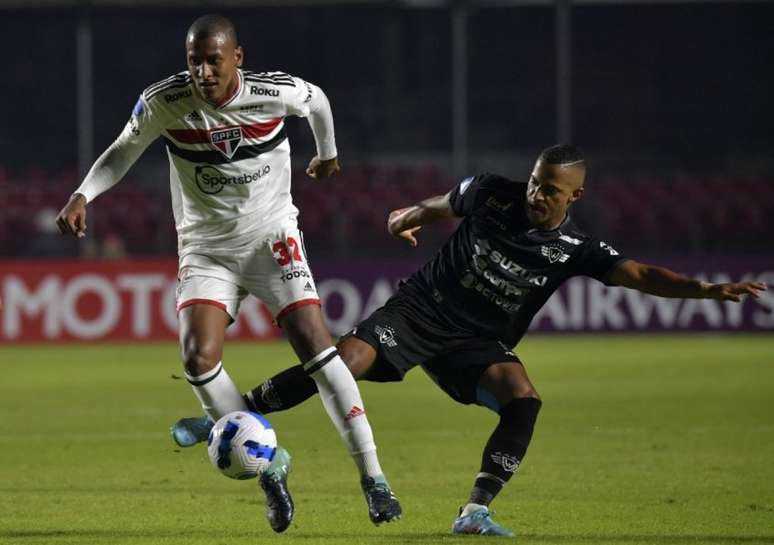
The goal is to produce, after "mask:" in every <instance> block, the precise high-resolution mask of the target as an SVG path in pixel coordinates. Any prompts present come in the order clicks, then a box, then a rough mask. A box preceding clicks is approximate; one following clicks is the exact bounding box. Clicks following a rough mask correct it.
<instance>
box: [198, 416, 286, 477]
mask: <svg viewBox="0 0 774 545" xmlns="http://www.w3.org/2000/svg"><path fill="white" fill-rule="evenodd" d="M276 450H277V436H276V435H275V433H274V429H273V428H272V427H271V424H270V423H269V421H268V420H266V419H265V418H264V417H263V416H261V415H260V414H258V413H254V412H248V411H234V412H231V413H228V414H227V415H225V416H223V417H221V418H220V419H219V420H218V421H217V422H215V425H214V426H213V428H212V430H211V431H210V435H209V437H208V438H207V453H208V454H209V455H210V461H211V462H212V465H214V466H215V467H216V468H217V469H218V471H220V472H221V473H223V475H225V476H226V477H230V478H232V479H251V478H253V477H257V476H259V475H260V474H261V473H263V472H264V471H266V468H268V467H269V464H270V463H271V461H272V459H273V458H274V453H275V451H276Z"/></svg>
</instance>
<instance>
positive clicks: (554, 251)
mask: <svg viewBox="0 0 774 545" xmlns="http://www.w3.org/2000/svg"><path fill="white" fill-rule="evenodd" d="M540 253H541V254H543V255H544V256H546V257H547V258H548V261H550V262H551V263H556V262H557V261H558V262H559V263H564V262H565V261H567V260H568V259H570V256H569V254H566V253H564V252H563V251H562V249H561V248H557V247H556V246H541V247H540Z"/></svg>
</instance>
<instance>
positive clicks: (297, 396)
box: [244, 365, 317, 414]
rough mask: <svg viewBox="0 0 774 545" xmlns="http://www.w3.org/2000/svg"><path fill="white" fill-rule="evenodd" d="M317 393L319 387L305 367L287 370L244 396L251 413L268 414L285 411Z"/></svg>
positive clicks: (299, 366)
mask: <svg viewBox="0 0 774 545" xmlns="http://www.w3.org/2000/svg"><path fill="white" fill-rule="evenodd" d="M316 393H317V385H316V384H315V382H314V380H313V379H312V377H310V376H309V375H307V374H306V371H304V368H303V366H301V365H296V366H294V367H290V368H289V369H285V370H284V371H282V372H281V373H278V374H276V375H274V376H273V377H271V378H270V379H269V380H267V381H266V382H264V383H263V384H260V385H258V386H256V387H255V388H253V389H252V390H251V391H250V392H247V393H246V394H245V395H244V399H245V402H246V403H247V406H248V408H249V409H250V410H251V411H257V412H259V413H262V414H268V413H271V412H275V411H284V410H286V409H290V408H291V407H295V406H296V405H298V404H299V403H301V402H302V401H306V400H307V399H309V398H310V397H312V396H313V395H314V394H316Z"/></svg>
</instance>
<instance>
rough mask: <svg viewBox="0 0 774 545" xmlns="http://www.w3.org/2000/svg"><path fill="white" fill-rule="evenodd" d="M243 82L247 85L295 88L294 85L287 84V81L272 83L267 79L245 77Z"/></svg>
mask: <svg viewBox="0 0 774 545" xmlns="http://www.w3.org/2000/svg"><path fill="white" fill-rule="evenodd" d="M245 81H246V82H248V83H265V84H268V85H284V86H285V87H295V86H296V84H295V83H291V82H287V81H272V80H267V79H259V78H251V77H247V76H245Z"/></svg>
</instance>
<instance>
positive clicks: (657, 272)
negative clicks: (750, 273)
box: [609, 259, 767, 302]
mask: <svg viewBox="0 0 774 545" xmlns="http://www.w3.org/2000/svg"><path fill="white" fill-rule="evenodd" d="M609 280H610V283H611V284H615V285H617V286H623V287H625V288H632V289H635V290H639V291H642V292H645V293H650V294H651V295H658V296H659V297H677V298H684V299H718V300H720V301H736V302H739V301H741V300H742V296H743V295H751V296H752V297H755V298H756V299H757V298H758V297H759V296H760V294H761V292H762V291H765V290H766V289H767V286H766V284H764V283H763V282H726V283H722V284H712V283H710V282H702V281H700V280H695V279H693V278H690V277H688V276H685V275H682V274H679V273H676V272H674V271H672V270H669V269H666V268H664V267H656V266H654V265H646V264H644V263H639V262H637V261H634V260H633V259H628V260H626V261H624V262H622V263H621V264H620V265H619V266H618V267H617V268H616V269H615V270H614V271H613V272H612V273H611V275H610V278H609Z"/></svg>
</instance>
